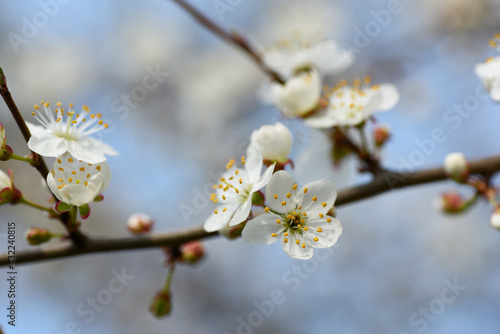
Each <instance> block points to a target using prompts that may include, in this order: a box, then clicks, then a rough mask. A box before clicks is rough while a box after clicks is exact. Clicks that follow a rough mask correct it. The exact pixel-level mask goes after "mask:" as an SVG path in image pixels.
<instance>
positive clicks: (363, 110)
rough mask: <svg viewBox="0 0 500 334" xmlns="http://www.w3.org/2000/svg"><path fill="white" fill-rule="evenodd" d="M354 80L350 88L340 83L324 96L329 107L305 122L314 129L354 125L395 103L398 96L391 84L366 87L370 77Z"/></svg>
mask: <svg viewBox="0 0 500 334" xmlns="http://www.w3.org/2000/svg"><path fill="white" fill-rule="evenodd" d="M364 81H365V84H364V85H362V84H361V80H355V81H354V83H353V85H352V86H347V85H346V83H345V81H341V83H339V84H338V85H337V86H335V87H333V88H332V89H331V91H329V92H327V94H326V96H327V97H328V98H329V99H330V100H329V105H328V107H326V108H325V109H323V110H320V111H318V112H317V113H315V114H313V115H310V116H309V117H307V118H306V119H305V123H306V124H307V125H309V126H311V127H315V128H329V127H332V126H354V125H358V124H360V123H361V122H363V121H365V120H366V119H368V118H369V117H370V116H371V115H372V114H373V113H374V112H378V111H387V110H389V109H391V108H392V107H394V106H395V105H396V103H397V102H398V101H399V93H398V90H397V89H396V87H395V86H394V85H392V84H381V85H373V86H368V85H367V84H368V83H369V82H370V78H368V77H367V78H365V80H364Z"/></svg>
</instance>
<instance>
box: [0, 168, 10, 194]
mask: <svg viewBox="0 0 500 334" xmlns="http://www.w3.org/2000/svg"><path fill="white" fill-rule="evenodd" d="M5 188H8V189H11V188H12V183H11V181H10V177H9V176H8V175H7V174H6V173H5V172H4V171H3V170H1V169H0V190H3V189H5Z"/></svg>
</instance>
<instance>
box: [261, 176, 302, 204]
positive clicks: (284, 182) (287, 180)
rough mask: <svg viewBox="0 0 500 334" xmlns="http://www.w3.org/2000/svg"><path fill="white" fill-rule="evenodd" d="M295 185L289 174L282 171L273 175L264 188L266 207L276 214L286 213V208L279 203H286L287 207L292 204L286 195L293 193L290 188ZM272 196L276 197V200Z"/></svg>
mask: <svg viewBox="0 0 500 334" xmlns="http://www.w3.org/2000/svg"><path fill="white" fill-rule="evenodd" d="M295 184H296V182H295V180H294V178H293V177H292V176H291V175H290V173H288V172H286V171H282V170H281V171H278V172H276V173H274V174H273V176H272V177H271V180H270V181H269V183H268V184H267V187H266V202H267V204H268V206H269V207H270V208H271V209H272V210H274V211H276V212H279V213H284V212H286V207H283V206H282V205H281V202H283V201H286V202H287V206H288V205H290V204H291V203H292V199H288V198H287V197H286V194H287V193H293V190H292V187H293V185H295ZM274 195H277V197H278V198H277V199H276V198H275V196H274Z"/></svg>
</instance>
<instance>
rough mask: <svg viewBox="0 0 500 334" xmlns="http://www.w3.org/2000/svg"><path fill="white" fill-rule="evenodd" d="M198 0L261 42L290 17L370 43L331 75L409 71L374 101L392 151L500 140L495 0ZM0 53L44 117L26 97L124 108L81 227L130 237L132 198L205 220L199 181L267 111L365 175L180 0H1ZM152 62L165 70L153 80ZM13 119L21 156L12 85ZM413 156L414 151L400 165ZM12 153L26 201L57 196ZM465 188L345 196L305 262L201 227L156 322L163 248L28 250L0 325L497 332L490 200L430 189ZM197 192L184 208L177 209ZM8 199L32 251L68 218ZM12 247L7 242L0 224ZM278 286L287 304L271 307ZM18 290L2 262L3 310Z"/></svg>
mask: <svg viewBox="0 0 500 334" xmlns="http://www.w3.org/2000/svg"><path fill="white" fill-rule="evenodd" d="M191 3H192V4H193V5H195V6H196V7H197V8H199V9H200V10H201V11H203V12H204V13H205V14H206V15H208V16H209V17H211V18H212V19H213V20H215V21H216V22H217V23H219V24H220V25H221V26H223V27H224V28H226V29H229V30H237V31H240V32H242V33H243V34H244V35H246V36H247V37H248V38H249V39H250V40H251V42H252V43H253V44H254V45H255V46H256V47H257V48H258V49H260V50H265V49H266V48H269V47H272V46H273V45H274V44H275V43H276V41H278V40H282V39H285V38H291V37H292V36H294V34H295V32H296V31H299V32H300V33H301V35H302V36H303V37H305V38H307V36H316V35H318V34H319V35H321V36H324V37H325V38H333V39H336V40H338V41H340V42H342V43H343V45H344V47H346V48H350V49H351V50H353V52H355V53H356V60H355V63H354V64H353V66H351V67H350V68H349V69H348V70H347V71H346V72H344V73H342V75H341V76H337V77H333V78H329V81H330V83H332V84H333V83H335V82H337V81H338V80H340V79H343V78H345V79H348V80H352V79H354V78H356V77H362V76H365V75H371V76H372V77H373V82H374V83H384V82H391V83H394V84H396V85H397V87H398V88H399V90H400V93H401V100H400V102H399V104H398V105H397V107H396V108H395V109H393V110H391V111H390V112H388V113H384V114H380V115H378V116H377V118H378V120H379V121H380V122H383V123H388V124H390V125H391V128H392V131H393V139H392V140H391V142H390V143H389V144H388V145H387V147H386V150H385V151H384V156H385V160H384V164H385V165H386V166H388V167H392V168H402V169H406V170H408V169H411V168H414V169H420V168H425V167H431V166H439V165H441V164H442V161H443V159H444V156H445V155H446V154H447V153H450V152H455V151H462V152H464V153H465V154H466V156H468V157H469V158H471V159H476V158H481V157H485V156H488V155H492V154H497V153H498V143H499V142H500V132H499V131H498V124H499V121H500V114H499V110H498V106H497V105H495V104H494V103H493V102H491V100H490V99H479V96H476V94H477V91H478V89H479V87H480V82H479V80H478V78H477V77H475V75H474V72H473V67H474V65H475V64H476V63H478V62H482V61H484V60H485V59H486V58H487V57H490V56H497V53H496V51H495V50H493V49H491V48H489V47H488V40H489V39H490V38H492V36H493V34H494V33H496V32H499V31H500V23H499V22H500V3H499V1H497V0H442V1H439V2H437V1H432V0H420V1H411V0H406V1H405V0H403V1H401V2H400V4H399V6H396V7H393V6H394V4H395V3H398V2H395V1H389V0H387V1H361V0H352V1H340V0H338V1H335V0H328V1H327V0H324V1H321V0H310V1H298V0H286V1H285V0H252V1H250V0H239V1H235V0H233V1H229V0H216V1H212V0H210V1H200V0H191ZM389 8H392V9H394V8H396V9H397V10H396V11H395V12H394V13H391V12H389V11H388V10H389ZM396 12H397V13H396ZM383 13H390V14H389V15H388V16H387V15H385V16H384V14H383ZM0 66H2V68H3V69H4V71H5V73H6V75H7V78H8V84H9V87H10V90H11V92H12V94H13V96H14V99H15V100H16V102H17V104H18V106H19V108H20V110H21V111H22V113H23V115H24V116H25V118H26V120H29V121H34V120H33V119H32V116H31V111H32V107H33V105H34V104H35V103H39V102H40V100H42V99H44V100H49V101H51V102H53V103H55V102H56V101H62V102H63V104H64V105H67V104H68V103H70V102H74V103H75V107H80V106H81V105H82V104H87V105H88V106H89V107H90V108H91V109H92V110H93V111H97V112H101V113H102V114H103V115H104V118H105V119H107V121H108V122H109V123H110V128H109V129H108V131H107V132H106V133H103V134H102V139H103V140H104V141H106V142H107V143H109V144H110V145H112V146H113V147H114V148H115V149H117V150H118V151H119V152H120V156H118V157H111V158H110V159H108V163H109V165H110V167H111V170H112V173H113V181H112V183H111V185H110V187H109V188H108V190H107V191H106V192H105V201H104V202H101V203H96V204H94V205H92V215H91V217H90V219H89V220H88V221H85V222H84V223H83V225H82V228H83V230H84V231H85V232H86V233H88V234H90V235H95V236H106V237H120V236H126V235H127V234H128V232H127V230H126V227H125V221H126V219H127V217H128V216H129V215H130V214H132V213H135V212H146V213H148V214H149V215H151V216H153V217H154V218H155V219H156V225H155V229H156V230H157V231H164V230H169V229H180V228H184V227H187V226H197V225H201V224H202V223H203V221H204V220H205V218H206V217H207V215H208V213H209V212H210V211H211V210H212V208H211V206H210V205H207V204H206V202H205V203H203V201H201V202H196V198H197V197H196V194H199V193H204V189H205V187H208V186H207V185H211V184H212V177H211V175H213V174H214V173H215V174H218V173H219V171H222V170H223V169H224V166H225V164H226V162H227V160H228V159H230V158H234V157H239V156H241V154H242V152H243V151H244V149H245V147H246V144H247V142H248V139H249V137H250V134H251V132H252V131H253V130H254V129H256V128H258V127H259V126H261V125H263V124H269V123H274V122H276V121H277V120H282V121H283V122H284V123H285V124H286V125H288V126H289V127H290V128H291V129H292V131H293V133H294V140H295V143H294V149H293V154H292V158H293V159H294V160H295V162H296V165H297V167H296V170H295V176H296V178H297V179H298V181H299V183H302V184H304V183H306V182H309V181H311V180H314V179H318V178H323V177H326V178H328V179H330V180H332V181H334V182H335V184H336V185H337V187H338V188H340V189H342V188H345V187H347V186H349V185H352V184H357V183H360V182H365V181H366V180H367V177H366V176H362V177H359V176H357V175H356V173H355V171H354V170H355V167H356V165H355V164H353V163H347V164H346V165H345V166H343V167H342V168H334V167H333V165H332V164H331V162H330V161H329V159H328V151H329V147H328V144H327V143H326V142H325V140H324V138H322V137H321V135H320V134H319V133H315V132H313V131H311V130H309V129H307V128H306V127H304V126H303V125H302V124H301V122H300V121H296V120H283V119H281V116H280V115H279V113H278V112H277V111H276V110H275V109H274V108H273V107H272V106H270V105H266V104H265V103H262V102H260V101H259V97H258V96H259V91H260V90H261V87H262V84H263V82H265V79H266V78H265V76H264V75H263V74H262V73H261V72H260V70H259V69H258V68H257V67H256V66H255V65H254V64H253V63H252V61H251V60H250V59H249V57H247V55H245V54H243V53H242V52H240V51H239V50H237V49H235V48H234V47H232V46H229V45H227V44H225V43H224V42H222V41H220V40H219V39H218V38H216V37H214V36H213V35H212V34H211V33H209V32H207V31H206V30H204V28H202V27H200V26H199V25H198V24H197V23H195V22H194V21H193V20H192V19H191V17H189V16H188V15H187V14H186V13H185V12H183V11H182V10H181V9H180V8H178V6H177V5H175V4H174V3H172V2H171V1H168V0H164V1H161V0H145V1H140V2H137V1H128V0H127V1H125V0H124V1H110V0H108V1H99V2H88V1H82V0H72V1H69V0H64V1H63V0H59V1H56V0H52V1H51V0H41V1H32V0H27V1H22V3H21V2H19V1H0ZM151 73H156V75H152V74H151ZM146 78H149V79H147V80H149V81H148V82H149V83H154V84H155V85H153V86H154V88H152V89H149V88H148V89H145V86H144V83H143V82H144V80H145V79H146ZM151 78H154V79H151ZM141 87H142V88H141ZM127 96H128V97H127ZM131 97H132V98H131ZM475 101H476V102H477V103H475ZM459 104H462V105H463V104H466V105H467V106H468V107H467V108H468V109H466V113H464V114H463V115H461V116H460V117H458V119H457V114H453V115H454V117H455V119H454V121H450V120H449V118H447V116H446V115H448V117H449V116H450V115H451V114H450V112H449V111H448V110H449V109H450V108H453V107H454V105H459ZM0 122H1V123H3V124H4V125H5V126H6V129H7V137H8V143H9V145H10V146H12V148H13V149H14V151H15V152H16V153H17V154H20V155H24V154H27V153H28V151H27V148H26V145H25V143H24V141H23V140H22V137H21V134H20V133H19V131H18V130H17V128H16V126H15V123H14V121H13V119H12V117H11V115H10V113H9V112H8V110H7V108H6V106H5V105H4V104H3V102H2V103H0ZM435 129H442V131H443V132H444V134H445V136H446V140H445V141H444V142H442V143H436V142H431V143H430V144H429V141H430V140H431V138H432V133H433V131H434V130H435ZM424 143H427V146H425V144H424ZM416 152H421V153H416ZM417 156H418V157H421V158H419V159H416V157H417ZM412 157H413V158H412ZM410 159H412V161H413V162H412V163H411V166H410V167H411V168H409V167H407V164H405V163H404V161H410ZM1 168H2V170H4V171H5V170H7V168H12V169H13V170H14V171H15V181H16V184H17V186H18V188H20V189H21V190H22V191H23V192H24V193H25V196H26V197H27V198H28V199H31V200H33V201H37V202H39V203H44V201H45V200H46V198H47V194H46V193H45V192H44V190H43V189H42V188H41V186H40V177H39V174H38V173H37V172H36V171H35V170H34V169H32V168H30V167H29V166H25V164H24V163H21V162H16V161H13V162H7V163H2V164H1ZM457 188H458V189H460V191H463V192H464V193H465V194H466V193H468V191H470V190H469V189H467V188H464V189H461V188H459V187H458V186H457V185H455V184H453V183H452V182H441V183H436V184H432V185H425V186H419V187H413V188H408V189H405V190H400V191H397V192H391V193H387V194H384V195H381V196H379V197H375V198H371V199H369V200H365V201H362V202H359V203H357V204H352V205H348V206H344V207H342V208H340V209H339V212H338V217H339V218H340V220H341V222H342V223H343V226H344V232H343V235H342V236H341V238H340V240H339V242H338V243H337V245H336V246H335V247H334V248H333V252H331V253H327V252H319V253H318V255H320V256H319V257H317V258H316V257H315V258H314V260H311V261H308V262H303V261H299V260H295V259H292V258H289V257H288V256H287V255H286V254H285V253H284V252H283V251H282V250H281V247H280V246H279V245H278V244H275V245H272V246H267V247H265V246H264V247H262V246H260V247H259V246H254V245H249V244H246V243H245V242H244V241H243V240H236V241H228V240H226V239H223V238H214V239H210V240H206V242H205V243H204V244H205V246H206V249H207V252H208V255H207V257H206V259H205V260H204V261H203V262H202V263H201V264H199V265H198V266H195V267H192V268H190V267H181V266H179V267H178V269H177V271H176V274H175V276H174V280H173V312H172V314H171V315H170V316H169V317H168V318H165V319H161V320H158V319H154V318H153V317H152V316H151V315H150V313H149V312H148V310H147V308H148V306H149V303H150V301H151V299H152V297H153V295H154V294H155V292H156V291H157V290H158V289H159V288H160V287H161V285H162V284H163V280H164V277H165V268H164V267H163V266H162V262H163V260H164V256H163V254H162V253H161V252H160V251H159V250H141V251H135V252H120V253H110V254H98V255H88V256H80V257H75V258H68V259H65V260H57V261H49V262H37V263H33V264H27V265H22V266H19V267H18V271H19V275H18V282H17V284H18V288H17V289H18V300H17V306H18V312H17V323H16V327H15V328H13V327H11V326H8V325H7V320H8V319H6V317H5V315H1V316H0V324H1V325H2V327H3V329H4V330H5V332H6V333H53V334H56V333H57V334H59V333H72V332H75V333H77V331H75V330H76V329H75V328H77V329H78V330H80V332H78V333H106V332H117V333H118V332H119V333H137V332H143V333H164V332H167V333H228V334H233V333H251V332H255V333H293V334H295V333H297V334H298V333H384V334H386V333H395V334H407V333H424V332H425V333H470V332H480V333H498V332H499V330H500V318H499V317H498V310H499V309H500V280H499V276H500V266H499V264H500V260H499V257H498V256H497V254H498V252H500V234H499V233H498V232H497V231H495V230H493V229H492V228H490V226H489V223H488V220H489V216H490V214H491V208H490V207H489V206H488V205H486V204H484V203H480V204H478V205H476V206H474V207H473V208H472V209H471V210H470V211H469V212H467V213H466V214H464V215H460V216H454V217H449V216H445V215H443V214H441V213H440V212H439V211H438V210H437V209H436V205H435V200H436V198H437V197H439V195H440V194H441V193H443V192H444V191H446V190H449V189H457ZM198 198H199V196H198ZM187 207H189V208H191V211H190V212H191V213H190V214H188V215H186V214H183V213H182V212H183V211H182V208H187ZM0 217H1V224H3V225H4V227H3V231H2V230H0V234H1V233H6V232H7V227H6V226H5V225H6V224H7V222H8V221H14V222H16V225H17V235H18V237H17V244H18V249H26V248H29V246H28V245H27V243H26V242H25V241H24V240H22V234H23V233H24V231H25V230H26V229H27V228H29V227H31V226H38V227H46V228H50V229H51V230H53V231H61V228H60V227H59V225H58V223H57V222H54V221H50V220H48V219H46V218H45V217H44V216H43V215H42V214H40V213H39V212H36V211H34V210H32V209H29V208H24V207H12V206H2V207H1V208H0ZM56 243H57V241H53V242H52V244H56ZM2 245H3V246H2V247H3V249H2V251H5V250H6V244H5V234H3V240H2ZM113 270H114V271H116V272H123V271H124V272H125V273H126V274H127V275H130V276H133V279H130V280H129V281H127V285H126V286H125V287H124V288H123V290H122V291H121V292H119V293H113V294H111V296H112V298H111V299H106V300H105V303H104V304H103V303H99V302H98V305H97V306H96V308H95V311H88V310H91V309H92V308H91V307H90V306H89V304H87V303H88V302H89V300H92V299H95V298H98V300H103V299H102V297H103V296H104V295H107V296H108V297H109V295H110V294H109V293H107V294H106V291H104V292H103V290H106V289H108V290H109V287H108V284H109V283H110V281H111V280H112V279H113V277H114V274H113ZM2 272H5V269H4V270H3V271H2ZM2 277H5V276H4V275H2ZM453 285H455V288H454V289H455V290H450V288H449V286H453ZM457 286H458V287H457ZM276 289H277V290H279V291H281V292H282V296H283V298H285V299H284V302H283V303H281V304H279V305H274V306H273V307H272V310H271V309H270V308H268V309H267V310H264V311H262V310H260V308H261V306H260V305H267V304H266V302H264V303H263V301H265V300H269V299H270V298H271V296H272V295H273V293H276V291H275V290H276ZM7 290H8V287H7V282H6V281H5V280H4V279H1V280H0V309H2V310H5V308H6V307H7V303H8V299H7V296H6V295H7ZM273 291H274V292H273ZM443 296H444V297H443ZM452 297H453V298H452ZM450 299H453V300H452V301H450ZM82 305H83V306H82ZM79 310H80V312H79ZM3 312H5V313H6V311H3ZM82 312H83V315H82ZM85 312H87V313H85ZM263 313H265V314H263ZM90 314H93V316H91V315H90ZM74 324H76V325H74ZM75 326H76V327H75ZM68 328H69V329H68Z"/></svg>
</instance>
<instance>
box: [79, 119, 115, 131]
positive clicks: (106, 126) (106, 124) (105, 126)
mask: <svg viewBox="0 0 500 334" xmlns="http://www.w3.org/2000/svg"><path fill="white" fill-rule="evenodd" d="M83 121H85V119H83ZM108 127H109V125H108V123H105V124H104V128H105V129H107V128H108Z"/></svg>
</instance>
